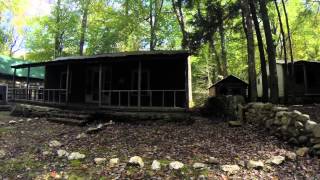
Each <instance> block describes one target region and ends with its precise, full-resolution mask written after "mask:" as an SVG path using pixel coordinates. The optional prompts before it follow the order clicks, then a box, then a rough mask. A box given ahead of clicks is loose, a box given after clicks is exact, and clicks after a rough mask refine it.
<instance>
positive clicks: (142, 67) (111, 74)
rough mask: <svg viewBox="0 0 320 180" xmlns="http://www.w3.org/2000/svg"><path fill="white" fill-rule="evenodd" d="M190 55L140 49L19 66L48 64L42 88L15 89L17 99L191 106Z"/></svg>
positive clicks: (165, 107) (138, 106)
mask: <svg viewBox="0 0 320 180" xmlns="http://www.w3.org/2000/svg"><path fill="white" fill-rule="evenodd" d="M188 57H189V54H188V52H186V51H154V52H150V51H144V52H141V51H140V52H124V53H112V54H103V55H96V56H78V57H61V58H57V59H56V60H54V61H48V62H39V63H31V64H21V65H16V66H12V67H13V68H14V69H15V70H18V69H21V68H27V69H30V68H34V67H39V66H44V67H45V78H44V88H43V89H37V88H35V89H32V88H28V87H27V90H26V89H21V88H15V89H14V97H13V98H14V101H24V102H36V103H40V104H50V105H57V106H70V107H72V106H74V107H83V108H116V109H136V110H148V109H154V110H187V109H188V107H189V102H190V101H191V79H190V77H191V75H190V65H189V63H188ZM15 72H16V71H15ZM25 90H26V91H25ZM18 94H19V96H17V95H18ZM21 94H23V96H21Z"/></svg>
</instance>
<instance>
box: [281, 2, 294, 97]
mask: <svg viewBox="0 0 320 180" xmlns="http://www.w3.org/2000/svg"><path fill="white" fill-rule="evenodd" d="M281 3H282V7H283V11H284V16H285V18H286V25H287V32H288V40H289V49H290V61H291V77H290V79H291V81H290V82H291V83H290V87H291V88H290V89H291V91H292V100H293V102H295V82H294V79H295V78H294V62H293V61H294V58H293V50H292V42H291V31H290V25H289V18H288V13H287V9H286V4H285V2H284V0H281Z"/></svg>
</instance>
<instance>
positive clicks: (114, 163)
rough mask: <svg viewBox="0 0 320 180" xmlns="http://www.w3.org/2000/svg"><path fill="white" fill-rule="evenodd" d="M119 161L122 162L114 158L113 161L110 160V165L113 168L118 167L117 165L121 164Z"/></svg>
mask: <svg viewBox="0 0 320 180" xmlns="http://www.w3.org/2000/svg"><path fill="white" fill-rule="evenodd" d="M119 161H120V160H119V158H112V159H110V160H109V165H110V166H112V167H113V166H116V165H118V164H119Z"/></svg>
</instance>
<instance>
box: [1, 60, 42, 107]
mask: <svg viewBox="0 0 320 180" xmlns="http://www.w3.org/2000/svg"><path fill="white" fill-rule="evenodd" d="M24 62H26V61H25V60H22V59H17V58H12V57H8V56H4V55H0V104H6V103H7V101H8V100H10V99H12V93H11V92H12V91H10V89H12V84H13V78H15V82H16V83H15V84H16V87H20V88H25V87H27V84H29V86H30V87H41V85H42V82H43V77H44V69H43V68H34V69H33V71H32V74H29V78H28V72H27V71H26V69H19V70H17V71H16V72H15V74H16V75H15V77H14V69H12V68H11V66H13V65H17V64H22V63H24ZM29 73H30V72H29ZM28 82H29V83H28Z"/></svg>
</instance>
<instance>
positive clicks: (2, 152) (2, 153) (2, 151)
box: [0, 149, 6, 159]
mask: <svg viewBox="0 0 320 180" xmlns="http://www.w3.org/2000/svg"><path fill="white" fill-rule="evenodd" d="M5 156H6V152H5V151H4V150H2V149H0V159H1V158H4V157H5Z"/></svg>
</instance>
